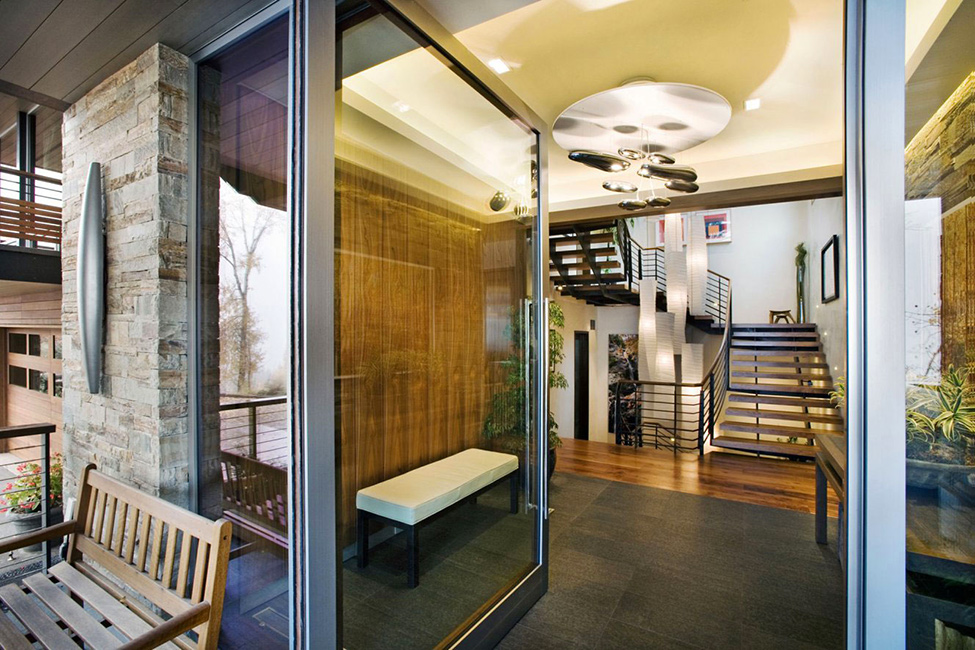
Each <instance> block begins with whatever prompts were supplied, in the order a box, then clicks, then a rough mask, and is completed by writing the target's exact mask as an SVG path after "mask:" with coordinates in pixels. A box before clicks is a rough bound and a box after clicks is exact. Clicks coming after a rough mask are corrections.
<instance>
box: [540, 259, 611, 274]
mask: <svg viewBox="0 0 975 650" xmlns="http://www.w3.org/2000/svg"><path fill="white" fill-rule="evenodd" d="M594 264H595V266H598V267H599V268H601V269H611V268H614V267H615V268H620V263H619V262H617V261H613V260H607V261H605V262H595V263H594ZM561 266H562V268H563V269H588V268H590V264H589V262H569V263H568V264H562V265H561ZM558 268H559V265H557V264H556V263H555V262H552V263H551V264H550V265H549V271H550V272H551V271H555V270H557V269H558Z"/></svg>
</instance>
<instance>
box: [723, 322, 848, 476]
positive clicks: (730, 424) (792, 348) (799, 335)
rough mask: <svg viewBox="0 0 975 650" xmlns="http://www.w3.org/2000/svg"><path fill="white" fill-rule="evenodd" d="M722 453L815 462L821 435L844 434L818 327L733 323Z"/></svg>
mask: <svg viewBox="0 0 975 650" xmlns="http://www.w3.org/2000/svg"><path fill="white" fill-rule="evenodd" d="M729 353H730V354H729V375H728V395H727V409H726V410H725V416H726V418H725V420H724V421H723V422H722V423H721V424H720V426H719V429H720V431H721V434H722V435H720V436H717V437H715V438H714V439H713V440H712V441H711V445H712V446H714V447H717V448H718V449H728V450H735V451H745V452H753V453H757V454H768V455H774V456H786V457H792V458H813V457H814V456H815V454H816V447H815V446H814V445H813V441H815V439H816V436H817V435H822V434H841V435H842V433H843V418H842V416H841V415H840V412H839V411H838V410H837V409H836V407H835V406H834V405H833V403H832V402H831V401H830V398H829V392H830V391H831V390H832V388H833V380H832V377H830V375H829V364H827V362H826V356H825V354H824V353H823V349H822V344H821V343H820V340H819V333H818V332H817V331H816V325H815V324H813V323H809V324H791V323H790V324H785V323H781V324H780V323H776V324H764V323H754V324H737V323H736V324H734V325H732V333H731V346H730V349H729Z"/></svg>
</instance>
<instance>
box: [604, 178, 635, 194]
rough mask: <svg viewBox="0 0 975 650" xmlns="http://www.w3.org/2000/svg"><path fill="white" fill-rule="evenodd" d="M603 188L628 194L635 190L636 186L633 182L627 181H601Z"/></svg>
mask: <svg viewBox="0 0 975 650" xmlns="http://www.w3.org/2000/svg"><path fill="white" fill-rule="evenodd" d="M603 189H604V190H609V191H610V192H624V193H626V194H630V193H632V192H636V191H637V189H639V188H637V186H636V185H634V184H633V183H627V182H626V181H603Z"/></svg>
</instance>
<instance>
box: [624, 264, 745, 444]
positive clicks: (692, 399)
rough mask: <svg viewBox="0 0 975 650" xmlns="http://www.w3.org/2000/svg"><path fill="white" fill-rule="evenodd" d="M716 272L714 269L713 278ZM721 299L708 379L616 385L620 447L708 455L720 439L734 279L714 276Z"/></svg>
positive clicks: (719, 298) (634, 382)
mask: <svg viewBox="0 0 975 650" xmlns="http://www.w3.org/2000/svg"><path fill="white" fill-rule="evenodd" d="M710 273H711V272H710V271H709V274H710ZM714 275H715V276H717V277H718V278H719V280H720V282H717V283H716V284H715V286H716V287H717V288H719V289H720V291H718V289H716V290H715V294H714V295H715V300H716V301H717V302H718V304H719V305H721V306H722V307H723V310H722V312H721V316H720V319H721V320H720V322H721V323H722V324H723V325H724V332H723V334H722V337H721V345H720V347H719V348H718V352H717V354H715V356H714V361H713V362H712V363H711V366H710V367H709V368H708V371H707V373H705V375H704V379H703V380H701V381H700V382H697V383H684V382H661V381H620V382H617V383H616V384H615V387H614V395H613V404H612V410H611V413H610V417H611V421H612V422H613V425H614V426H613V431H614V433H615V434H616V444H618V445H629V446H633V447H644V446H649V445H653V447H655V448H657V449H668V450H673V452H674V453H675V454H676V453H677V452H693V451H697V452H698V453H700V454H703V453H704V446H705V444H706V443H708V442H710V441H711V440H713V439H714V428H715V424H716V422H717V418H718V417H720V415H721V408H722V406H723V405H724V400H725V395H726V394H727V391H728V379H729V367H730V362H729V355H730V352H731V280H729V279H728V278H726V277H724V276H721V275H719V274H714Z"/></svg>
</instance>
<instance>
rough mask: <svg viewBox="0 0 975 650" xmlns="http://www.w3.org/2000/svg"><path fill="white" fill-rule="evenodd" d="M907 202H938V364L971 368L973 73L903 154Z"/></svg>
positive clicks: (974, 344)
mask: <svg viewBox="0 0 975 650" xmlns="http://www.w3.org/2000/svg"><path fill="white" fill-rule="evenodd" d="M905 160H906V167H907V179H906V185H907V187H906V193H907V198H908V199H923V198H928V197H938V198H940V199H941V212H942V215H943V219H942V222H941V337H942V339H941V365H942V368H947V367H948V365H949V364H954V365H955V366H963V365H965V364H967V363H975V285H973V282H972V279H973V278H975V223H973V220H975V205H973V203H972V200H973V197H975V185H973V182H972V181H973V179H975V72H973V73H972V74H970V75H969V76H968V78H967V79H965V81H964V82H962V84H961V85H960V86H958V88H957V89H956V90H955V92H954V93H952V95H951V97H949V98H948V101H946V102H945V103H944V105H943V106H942V107H941V108H940V109H938V112H937V113H935V114H934V115H933V116H932V117H931V120H930V121H928V123H927V124H925V125H924V127H923V128H922V129H921V130H920V131H918V134H917V135H916V136H914V139H913V140H911V142H910V144H908V146H907V149H906V151H905Z"/></svg>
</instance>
